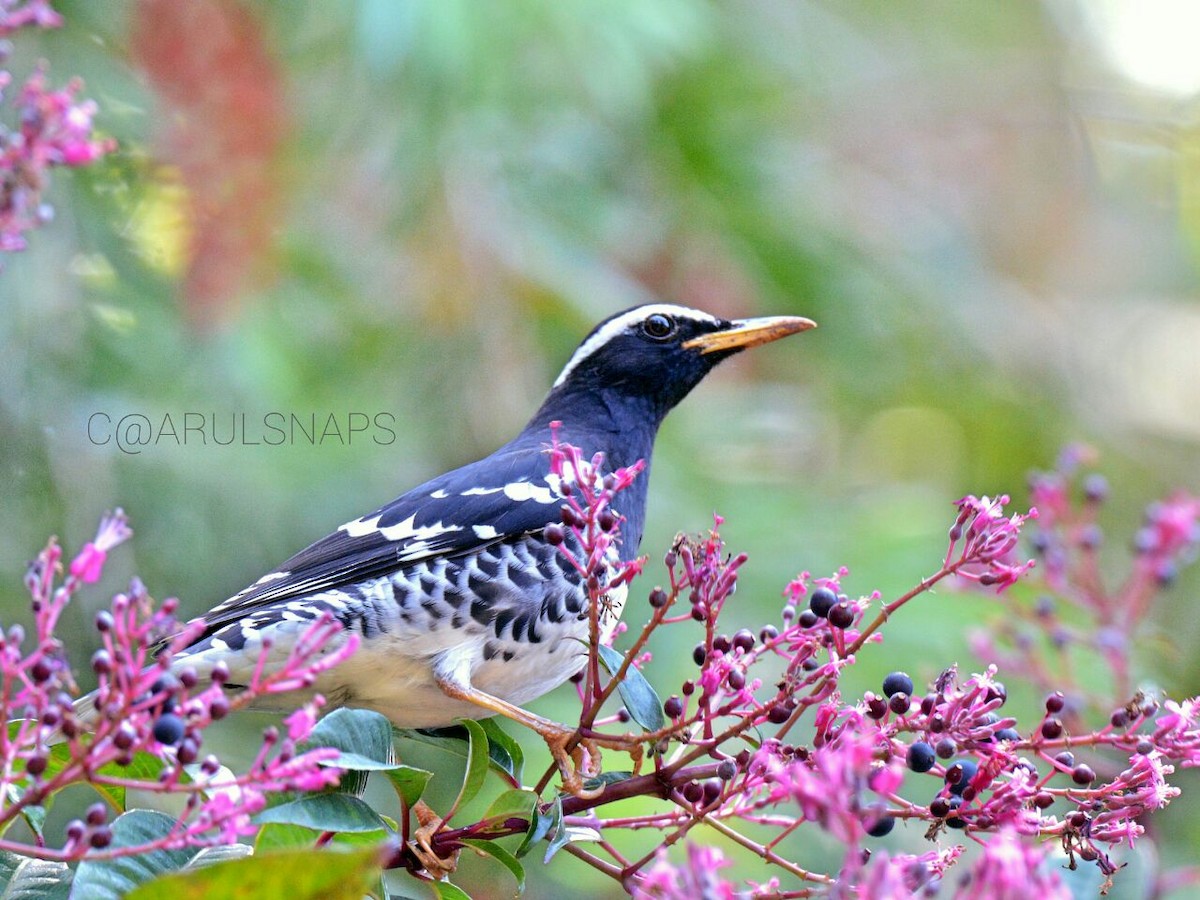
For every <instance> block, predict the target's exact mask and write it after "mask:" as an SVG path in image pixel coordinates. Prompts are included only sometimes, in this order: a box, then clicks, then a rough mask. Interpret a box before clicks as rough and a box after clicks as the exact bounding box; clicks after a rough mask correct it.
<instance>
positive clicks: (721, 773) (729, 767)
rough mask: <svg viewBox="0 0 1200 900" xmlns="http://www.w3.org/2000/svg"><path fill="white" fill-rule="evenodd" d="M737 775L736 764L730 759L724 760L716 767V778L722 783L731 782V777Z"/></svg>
mask: <svg viewBox="0 0 1200 900" xmlns="http://www.w3.org/2000/svg"><path fill="white" fill-rule="evenodd" d="M736 774H737V763H735V762H734V761H733V760H732V759H727V760H724V761H723V762H722V763H721V764H720V765H719V766H717V777H718V778H720V779H721V780H722V781H731V780H732V779H733V776H734V775H736Z"/></svg>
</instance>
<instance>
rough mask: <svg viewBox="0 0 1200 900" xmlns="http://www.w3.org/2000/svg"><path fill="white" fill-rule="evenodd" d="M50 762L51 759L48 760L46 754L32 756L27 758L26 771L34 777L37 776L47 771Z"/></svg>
mask: <svg viewBox="0 0 1200 900" xmlns="http://www.w3.org/2000/svg"><path fill="white" fill-rule="evenodd" d="M48 762H49V760H47V759H46V757H44V756H31V757H29V759H27V760H25V771H26V772H28V773H29V774H30V775H32V776H33V777H34V778H37V777H38V776H39V775H41V774H42V773H43V772H45V771H46V765H47V764H48Z"/></svg>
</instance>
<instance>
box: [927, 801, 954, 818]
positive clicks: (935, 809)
mask: <svg viewBox="0 0 1200 900" xmlns="http://www.w3.org/2000/svg"><path fill="white" fill-rule="evenodd" d="M929 812H930V814H931V815H933V816H936V817H937V818H939V819H944V818H945V817H946V815H947V814H948V813H949V812H950V801H949V800H947V799H946V798H945V797H934V798H933V802H931V803H930V804H929Z"/></svg>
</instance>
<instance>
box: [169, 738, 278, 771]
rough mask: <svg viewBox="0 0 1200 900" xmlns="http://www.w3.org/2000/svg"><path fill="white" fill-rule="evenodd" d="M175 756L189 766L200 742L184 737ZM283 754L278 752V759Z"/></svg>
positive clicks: (198, 753) (193, 760) (198, 752)
mask: <svg viewBox="0 0 1200 900" xmlns="http://www.w3.org/2000/svg"><path fill="white" fill-rule="evenodd" d="M175 756H176V758H177V759H178V760H179V761H180V762H181V763H183V764H184V765H185V766H190V765H191V764H192V763H194V762H195V761H196V760H197V759H198V758H199V756H200V744H199V742H198V741H197V740H196V739H195V738H194V737H185V738H184V739H183V740H182V741H180V743H179V749H178V750H176V751H175ZM282 756H283V754H280V760H281V761H284V760H283V759H282Z"/></svg>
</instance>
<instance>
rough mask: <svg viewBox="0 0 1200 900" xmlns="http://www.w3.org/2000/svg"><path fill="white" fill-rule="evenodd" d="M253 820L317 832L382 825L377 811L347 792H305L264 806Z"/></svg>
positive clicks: (376, 827)
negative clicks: (269, 805) (290, 799)
mask: <svg viewBox="0 0 1200 900" xmlns="http://www.w3.org/2000/svg"><path fill="white" fill-rule="evenodd" d="M253 822H254V823H255V824H256V825H265V824H267V823H269V822H280V823H283V824H285V825H303V826H304V827H305V828H315V829H317V830H319V831H377V830H379V829H381V828H384V827H385V823H384V821H383V819H381V818H380V817H379V813H377V812H375V810H373V809H371V807H369V806H368V805H367V804H366V803H364V802H363V801H362V800H360V799H358V798H357V797H353V796H351V795H350V794H308V795H306V796H304V797H301V798H299V799H298V800H292V801H290V802H288V803H281V804H280V805H279V806H272V807H270V808H268V809H264V810H263V811H262V812H260V813H259V814H258V815H256V816H255V817H254V818H253Z"/></svg>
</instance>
